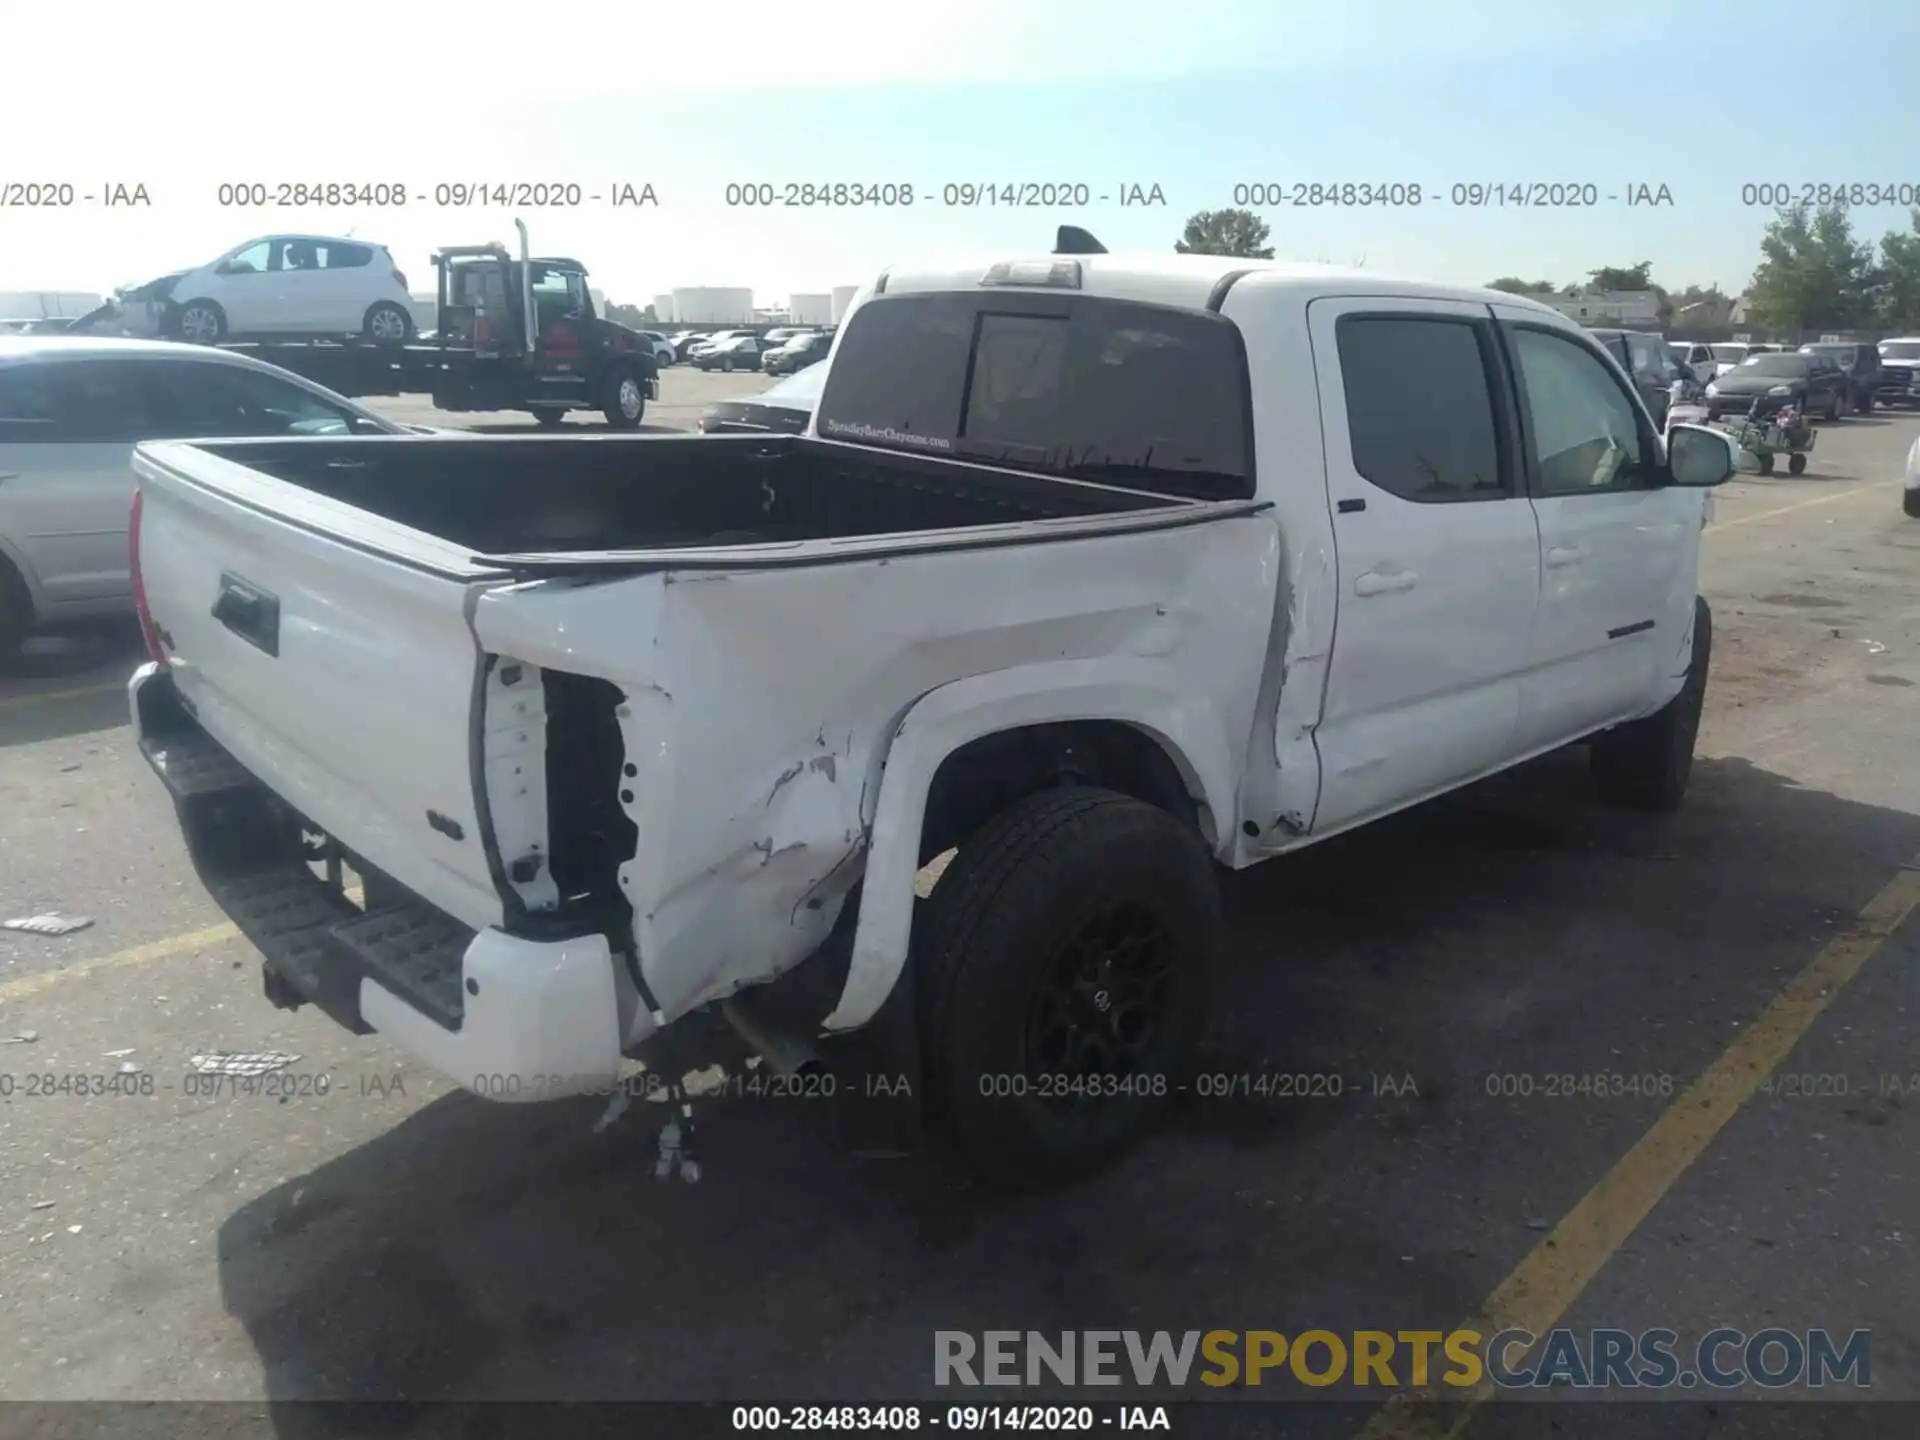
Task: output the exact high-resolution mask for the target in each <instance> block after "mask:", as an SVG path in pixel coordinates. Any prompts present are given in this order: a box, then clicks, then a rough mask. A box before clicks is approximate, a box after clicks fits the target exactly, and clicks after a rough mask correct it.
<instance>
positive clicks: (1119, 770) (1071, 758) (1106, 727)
mask: <svg viewBox="0 0 1920 1440" xmlns="http://www.w3.org/2000/svg"><path fill="white" fill-rule="evenodd" d="M1068 785H1093V786H1099V787H1101V788H1104V789H1108V790H1117V791H1118V792H1120V793H1121V794H1122V795H1130V796H1132V797H1133V798H1134V799H1136V800H1142V801H1145V802H1146V803H1147V804H1149V805H1153V806H1156V807H1158V808H1159V809H1161V810H1165V811H1166V812H1167V813H1169V814H1170V815H1172V816H1173V817H1174V818H1175V819H1177V820H1179V821H1180V822H1181V823H1182V824H1183V825H1189V826H1192V827H1193V828H1194V829H1195V830H1196V831H1200V832H1202V834H1203V836H1204V829H1203V826H1202V813H1203V806H1202V804H1201V802H1200V801H1198V800H1196V799H1195V798H1194V795H1193V793H1192V791H1191V790H1190V789H1189V788H1188V785H1187V781H1186V779H1185V778H1184V777H1183V776H1182V774H1181V772H1180V767H1179V766H1178V765H1176V764H1175V763H1174V760H1173V757H1172V756H1171V755H1169V754H1168V753H1167V751H1166V749H1165V748H1164V747H1163V746H1162V745H1161V743H1160V742H1159V741H1158V740H1156V739H1155V738H1154V737H1153V736H1151V735H1149V734H1148V733H1147V732H1146V731H1144V730H1141V729H1139V728H1138V727H1136V726H1133V725H1129V724H1127V723H1126V722H1125V721H1121V720H1067V721H1060V722H1057V723H1054V724H1048V725H1029V726H1023V727H1021V728H1019V729H1014V730H998V731H995V732H994V733H993V734H991V735H983V736H981V737H980V738H979V739H977V740H971V741H969V742H967V743H966V744H965V745H962V746H961V747H960V748H959V749H957V750H955V751H954V752H953V753H952V754H950V755H948V756H947V758H946V759H945V760H943V761H941V762H940V768H939V769H938V770H937V771H935V772H934V776H933V781H932V784H931V785H930V786H929V787H928V791H927V809H926V818H925V820H924V822H923V823H922V825H921V828H920V863H921V864H922V865H925V864H926V863H927V862H928V861H929V860H932V859H933V858H934V857H935V856H938V855H943V854H945V853H946V852H947V851H949V850H952V849H955V848H957V847H959V846H960V845H962V844H963V843H965V841H966V839H967V837H968V836H969V835H971V834H973V833H974V832H975V831H976V830H978V829H979V828H980V827H981V826H982V825H984V824H986V823H987V821H989V820H990V819H992V818H993V817H994V816H995V815H998V814H1000V813H1001V812H1002V811H1004V810H1005V809H1007V808H1008V807H1009V806H1011V805H1013V804H1015V803H1016V802H1018V801H1020V800H1023V799H1025V798H1026V797H1027V796H1029V795H1032V794H1035V793H1037V792H1039V791H1042V790H1050V789H1055V788H1058V787H1062V786H1068Z"/></svg>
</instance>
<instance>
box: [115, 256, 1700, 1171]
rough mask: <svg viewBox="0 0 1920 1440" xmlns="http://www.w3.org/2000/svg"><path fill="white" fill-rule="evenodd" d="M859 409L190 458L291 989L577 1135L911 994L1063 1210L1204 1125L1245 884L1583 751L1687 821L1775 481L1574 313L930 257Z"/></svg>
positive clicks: (155, 575) (832, 361) (1630, 795)
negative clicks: (791, 992) (1123, 1163)
mask: <svg viewBox="0 0 1920 1440" xmlns="http://www.w3.org/2000/svg"><path fill="white" fill-rule="evenodd" d="M1063 243H1064V242H1063ZM828 365H829V368H828V371H827V378H826V381H825V387H824V391H823V393H822V395H821V399H820V402H819V405H818V408H817V410H816V411H815V413H814V417H813V421H812V424H811V426H810V428H809V430H808V432H807V433H806V434H805V435H801V436H789V437H773V438H768V437H755V436H741V437H729V436H687V437H677V436H674V437H651V436H649V437H621V436H606V437H601V436H553V437H527V438H511V437H500V438H486V439H481V440H471V439H470V440H460V441H456V440H450V439H442V438H434V437H426V436H368V437H350V438H337V439H334V438H319V439H308V438H296V439H286V440H279V439H275V440H266V441H259V440H255V441H212V442H203V443H198V444H184V443H150V444H146V445H142V446H141V447H140V448H139V450H138V452H137V454H136V458H135V461H134V467H135V469H136V471H137V473H138V476H139V479H140V494H139V498H138V499H137V500H136V502H135V519H134V526H133V532H134V548H135V557H134V558H135V564H134V577H135V589H136V594H137V597H138V605H139V608H140V611H141V615H142V623H143V625H144V628H145V631H146V634H147V639H148V645H149V649H150V652H151V654H152V661H151V663H149V664H146V665H144V666H143V667H142V668H141V669H140V671H139V672H138V673H137V674H136V676H135V677H134V679H133V680H132V682H131V692H132V707H133V714H134V719H135V723H136V725H137V727H138V731H139V737H140V744H141V747H142V749H143V751H144V753H145V754H146V756H147V758H148V759H149V761H150V762H151V764H152V766H153V768H154V769H155V770H156V771H157V772H158V774H159V775H160V777H161V778H162V780H163V781H164V782H165V783H166V785H167V787H168V788H169V790H170V791H171V792H172V794H173V796H174V798H175V800H176V802H177V806H178V810H179V815H180V820H181V824H182V827H183V829H184V830H185V832H186V837H187V841H188V844H189V846H190V848H191V851H192V854H193V857H194V859H195V862H196V864H197V866H198V868H199V871H200V873H201V875H202V876H203V878H204V880H205V883H206V884H207V886H208V888H209V889H210V890H211V892H212V893H213V895H214V896H215V897H216V899H217V900H218V901H219V903H220V904H221V905H222V906H223V907H224V908H225V909H226V910H227V912H228V913H229V914H230V915H231V916H232V917H233V918H234V920H235V921H236V922H237V924H238V925H239V927H240V928H241V930H242V931H243V932H244V933H245V934H246V935H247V936H248V937H249V938H250V939H251V940H252V941H253V942H254V943H255V944H256V945H257V946H258V947H259V949H260V950H261V951H262V952H263V954H264V956H265V964H266V979H267V989H268V993H269V996H270V998H272V999H274V1000H275V1001H276V1003H279V1004H282V1005H295V1004H299V1003H303V1002H312V1003H316V1004H318V1005H320V1006H322V1008H323V1009H325V1010H326V1011H327V1013H329V1014H332V1015H334V1016H335V1017H336V1018H338V1019H340V1020H342V1021H343V1022H344V1023H346V1024H348V1025H350V1026H352V1027H354V1028H355V1029H357V1030H360V1031H362V1032H364V1031H366V1030H369V1029H371V1030H375V1031H378V1032H380V1033H381V1034H383V1035H385V1036H386V1037H388V1038H389V1039H390V1040H392V1041H394V1042H397V1043H398V1044H399V1045H401V1046H402V1047H404V1048H406V1049H407V1050H409V1051H411V1052H412V1053H413V1054H414V1055H416V1056H418V1057H420V1058H422V1059H423V1060H425V1061H426V1062H428V1063H430V1064H431V1065H433V1066H435V1067H437V1068H438V1069H439V1070H441V1071H443V1072H444V1073H445V1074H447V1075H449V1076H451V1077H453V1078H454V1079H455V1080H458V1081H460V1082H461V1083H462V1084H465V1085H467V1086H469V1087H471V1088H473V1089H474V1090H476V1091H478V1092H479V1093H481V1094H485V1095H489V1096H494V1097H496V1098H504V1099H536V1098H549V1097H554V1096H558V1095H561V1094H573V1093H587V1092H593V1091H596V1090H600V1091H604V1090H605V1089H606V1087H608V1086H609V1084H610V1083H612V1081H613V1078H614V1077H615V1076H616V1075H617V1074H620V1073H621V1072H622V1064H623V1057H624V1056H632V1055H633V1054H634V1053H635V1052H636V1051H638V1050H640V1047H642V1046H643V1045H646V1044H650V1043H651V1041H652V1040H653V1039H654V1038H655V1037H657V1036H658V1035H660V1034H661V1033H662V1032H665V1033H667V1034H671V1033H673V1031H675V1030H676V1029H679V1028H680V1022H682V1021H683V1019H684V1018H685V1017H689V1016H691V1015H693V1014H695V1013H696V1012H700V1013H702V1014H705V1015H708V1016H711V1015H712V1014H714V1013H715V1012H717V1011H721V1010H725V1009H726V1008H727V1006H729V1005H733V1004H737V1003H739V1001H740V1000H741V999H743V998H744V999H745V1000H746V1001H747V1002H748V1003H752V996H751V995H747V996H744V997H743V996H741V995H740V994H739V993H738V992H746V991H749V990H752V989H753V987H761V986H764V985H766V984H767V982H770V981H773V980H774V979H775V977H786V976H787V972H790V971H791V972H795V973H796V974H811V975H813V976H814V978H815V981H816V982H818V981H819V979H820V978H821V977H822V976H824V977H825V979H826V981H827V984H826V987H825V991H824V993H825V995H826V1000H825V1002H824V1003H823V1004H822V1005H821V1007H820V1009H819V1010H816V1011H815V1012H814V1013H813V1014H812V1015H811V1016H810V1017H807V1018H805V1020H804V1022H803V1023H802V1024H800V1025H796V1026H792V1027H789V1028H788V1029H787V1030H786V1031H785V1032H783V1033H784V1034H786V1035H787V1036H788V1037H790V1038H791V1037H794V1036H796V1035H797V1036H799V1038H805V1033H804V1032H806V1031H810V1032H811V1034H812V1036H813V1037H814V1038H815V1039H821V1038H822V1037H825V1036H831V1035H835V1034H839V1033H842V1032H848V1031H853V1030H857V1029H859V1028H861V1027H863V1026H869V1024H870V1022H873V1021H874V1019H875V1017H876V1015H877V1014H879V1012H881V1010H882V1007H883V1004H885V1003H886V1002H888V1000H889V997H897V996H901V995H906V996H911V997H912V998H911V1000H910V1001H902V1002H901V1003H902V1004H905V1005H907V1007H908V1008H907V1010H906V1013H907V1015H908V1016H909V1017H910V1019H909V1022H908V1023H909V1027H910V1028H911V1030H912V1032H913V1034H914V1036H915V1037H916V1044H917V1046H918V1047H919V1048H918V1056H917V1059H918V1060H919V1061H920V1063H921V1065H922V1069H921V1071H920V1073H921V1074H922V1075H923V1077H924V1082H925V1083H924V1087H923V1095H924V1099H925V1101H926V1105H927V1110H928V1112H929V1114H930V1116H932V1117H934V1118H935V1119H936V1120H937V1127H936V1133H941V1134H944V1135H946V1136H947V1137H949V1138H950V1139H952V1140H955V1141H957V1148H958V1150H959V1152H960V1153H961V1154H962V1155H963V1156H964V1157H966V1158H967V1159H968V1160H970V1161H971V1163H973V1164H974V1165H975V1166H976V1167H977V1168H978V1169H979V1170H980V1171H982V1172H983V1173H984V1174H986V1175H987V1176H988V1177H989V1178H991V1179H995V1180H1001V1181H1012V1182H1014V1183H1025V1182H1031V1181H1033V1180H1035V1179H1040V1178H1054V1177H1061V1176H1065V1175H1070V1174H1073V1173H1075V1172H1078V1171H1081V1170H1084V1169H1086V1168H1088V1167H1091V1166H1093V1165H1095V1164H1097V1163H1099V1162H1101V1161H1102V1160H1104V1159H1106V1158H1107V1157H1108V1156H1110V1155H1112V1154H1113V1153H1115V1152H1116V1151H1117V1150H1119V1149H1120V1148H1121V1147H1123V1146H1124V1145H1126V1144H1128V1143H1129V1142H1130V1141H1132V1140H1133V1139H1134V1138H1135V1137H1136V1136H1137V1135H1139V1134H1140V1133H1141V1131H1142V1130H1143V1129H1144V1128H1145V1127H1146V1126H1147V1125H1148V1124H1149V1123H1150V1122H1151V1121H1152V1120H1153V1119H1154V1117H1155V1116H1156V1114H1157V1112H1158V1111H1159V1110H1160V1108H1161V1107H1162V1106H1163V1105H1164V1104H1165V1103H1166V1102H1167V1100H1168V1097H1169V1095H1170V1094H1171V1093H1172V1092H1173V1091H1174V1090H1175V1089H1177V1087H1178V1085H1179V1083H1180V1081H1179V1076H1180V1074H1181V1072H1182V1066H1183V1065H1184V1064H1185V1063H1186V1062H1187V1060H1188V1059H1189V1057H1190V1055H1191V1053H1192V1050H1193V1047H1194V1045H1195V1043H1196V1037H1197V1032H1198V1030H1199V1027H1200V1025H1201V1022H1202V1020H1203V1018H1204V1016H1205V1012H1206V1006H1207V1003H1208V1002H1207V996H1208V985H1207V978H1208V972H1209V969H1210V967H1211V965H1212V963H1213V961H1214V958H1215V955H1216V952H1217V951H1218V949H1219V947H1220V945H1221V930H1222V922H1221V914H1220V906H1219V899H1218V895H1217V888H1216V877H1215V867H1216V866H1226V867H1232V868H1241V867H1245V866H1249V865H1252V864H1254V863H1256V862H1259V861H1262V860H1268V859H1272V858H1274V857H1275V856H1279V855H1284V854H1287V853H1289V852H1291V851H1294V850H1297V849H1299V848H1301V847H1303V846H1306V845H1311V844H1313V843H1315V842H1317V841H1320V840H1322V839H1325V838H1326V837H1328V836H1330V835H1335V834H1338V833H1340V832H1341V831H1344V830H1349V829H1352V828H1353V827H1355V826H1358V825H1363V824H1366V823H1368V822H1369V821H1371V820H1374V819H1377V818H1379V817H1381V816H1383V815H1386V814H1389V813H1390V812H1393V811H1396V810H1399V809H1402V808H1403V807H1406V806H1409V805H1413V804H1416V803H1417V802H1419V801H1422V800H1425V799H1427V798H1428V797H1430V796H1435V795H1438V794H1440V793H1442V792H1444V791H1447V790H1450V789H1453V788H1455V787H1457V786H1461V785H1465V784H1467V783H1468V782H1470V781H1473V780H1475V779H1477V778H1479V777H1481V776H1484V775H1488V774H1490V773H1492V772H1494V771H1498V770H1501V769H1503V768H1505V767H1507V766H1511V765H1514V764H1516V763H1518V762H1520V761H1523V760H1525V759H1527V758H1528V757H1529V756H1533V755H1538V754H1540V753H1542V752H1544V751H1547V750H1551V749H1553V748H1555V747H1557V746H1563V745H1567V744H1569V743H1571V742H1580V741H1591V743H1592V752H1593V770H1594V773H1595V776H1596V777H1597V781H1598V784H1599V788H1600V789H1601V790H1602V792H1603V793H1605V794H1606V795H1608V796H1611V797H1613V798H1615V799H1617V800H1619V801H1622V802H1627V803H1632V804H1636V805H1643V806H1648V807H1654V808H1662V807H1670V806H1672V805H1674V804H1676V803H1677V802H1678V801H1679V800H1680V798H1681V795H1682V792H1683V791H1684V789H1685V787H1686V784H1687V779H1688V774H1689V770H1690V766H1691V759H1692V753H1693V745H1694V736H1695V732H1696V729H1697V726H1698V722H1699V716H1700V707H1701V698H1702V693H1703V690H1704V687H1705V682H1706V675H1707V661H1708V650H1709V642H1710V635H1711V630H1710V626H1709V616H1708V612H1707V607H1706V605H1705V604H1704V603H1703V602H1702V601H1701V600H1700V599H1699V598H1698V597H1697V594H1696V591H1697V583H1696V570H1697V564H1698V554H1699V544H1700V532H1701V528H1702V525H1703V523H1704V515H1705V510H1706V506H1705V500H1706V496H1707V493H1708V490H1709V488H1710V487H1712V486H1714V485H1717V484H1719V483H1720V482H1721V481H1722V480H1724V479H1725V478H1726V477H1727V476H1728V474H1729V473H1730V472H1731V470H1732V464H1733V455H1732V452H1731V450H1730V448H1729V447H1728V445H1727V443H1726V442H1725V440H1724V439H1723V437H1721V436H1720V435H1719V434H1718V433H1717V432H1714V431H1712V430H1707V429H1703V428H1700V427H1693V426H1676V427H1674V428H1673V429H1672V431H1671V432H1670V433H1669V434H1668V435H1666V436H1664V437H1663V436H1662V435H1661V433H1660V432H1659V431H1658V430H1656V429H1655V428H1654V426H1653V425H1652V423H1651V422H1650V420H1649V418H1648V415H1647V412H1646V410H1645V409H1644V408H1643V407H1642V405H1641V403H1640V402H1639V401H1638V400H1637V399H1636V398H1635V392H1634V388H1633V385H1632V383H1631V382H1630V380H1629V379H1628V377H1627V376H1626V375H1625V374H1624V373H1622V371H1621V370H1620V369H1619V367H1618V366H1617V365H1616V364H1614V363H1613V362H1612V361H1611V360H1609V359H1608V357H1607V356H1606V354H1605V353H1604V352H1603V351H1602V350H1601V349H1600V348H1599V347H1598V346H1596V345H1595V344H1594V343H1593V342H1592V341H1591V340H1590V339H1589V338H1588V337H1587V336H1586V335H1585V334H1583V332H1582V331H1581V330H1580V329H1579V328H1578V327H1577V326H1576V325H1574V324H1573V323H1572V322H1570V321H1568V320H1566V319H1563V318H1562V317H1561V316H1559V315H1558V314H1556V313H1555V312H1554V311H1552V310H1550V309H1548V308H1547V307H1545V306H1543V305H1539V304H1536V303H1533V302H1530V301H1527V300H1524V299H1518V298H1515V297H1513V296H1510V295H1505V294H1501V293H1499V292H1494V291H1484V290H1470V289H1458V288H1453V287H1449V286H1444V285H1425V284H1415V283H1407V282H1397V281H1390V280H1385V279H1382V278H1380V277H1379V276H1377V275H1373V274H1368V273H1347V272H1342V271H1336V270H1329V269H1326V268H1323V267H1304V266H1293V265H1286V264H1275V263H1267V262H1256V261H1242V260H1232V259H1221V258H1211V257H1201V256H1175V255H1150V256H1132V257H1128V256H1120V255H1109V254H1107V253H1105V252H1104V251H1102V252H1099V253H1077V254H1059V253H1055V254H1050V255H1045V256H1041V257H1039V258H1033V259H1021V260H1009V261H1000V262H997V263H987V264H981V265H975V266H971V267H967V266H958V265H949V266H942V267H927V268H914V267H911V266H904V265H903V266H898V267H895V268H893V269H890V270H888V271H887V272H886V273H884V274H883V275H881V276H880V277H879V278H878V279H877V280H876V281H875V282H874V283H872V284H871V285H869V286H867V287H866V289H865V290H864V292H863V293H862V294H861V295H859V296H858V297H856V303H855V306H854V308H853V309H852V310H851V311H850V313H849V315H848V318H847V320H846V322H845V324H843V326H842V327H841V329H840V333H839V336H838V339H837V341H836V343H835V345H834V348H833V351H832V353H831V356H830V357H829V361H828ZM949 851H952V852H954V853H953V855H952V857H951V860H950V863H949V864H948V865H947V867H946V868H945V869H944V871H943V872H941V873H940V875H939V878H938V882H937V884H936V885H935V886H934V887H933V889H932V891H931V893H930V894H926V895H922V894H919V893H918V892H917V888H916V884H917V882H918V889H919V890H924V889H925V883H926V882H925V878H924V877H923V876H922V873H921V872H922V871H923V869H924V867H926V866H927V865H928V862H929V861H931V860H933V859H935V858H937V857H939V856H942V855H945V854H947V852H949ZM349 872H351V873H352V874H355V875H358V876H360V877H361V878H362V888H361V890H360V891H359V892H358V894H357V903H356V900H355V898H353V897H354V895H355V892H353V890H352V887H351V885H350V884H349V883H347V882H346V881H345V880H344V878H343V877H344V876H345V875H347V874H348V873H349ZM929 873H931V872H929ZM903 976H907V977H910V979H909V981H908V983H905V984H903V983H901V982H902V977H903ZM778 989H779V987H778V986H773V987H770V988H769V990H768V991H767V992H763V993H772V992H774V991H777V990H778ZM816 989H818V985H817V984H816ZM729 997H733V998H732V999H730V998H729ZM898 1010H899V1007H898V1006H895V1007H893V1011H892V1013H895V1014H897V1013H898ZM822 1011H825V1012H828V1013H821V1012H822ZM728 1013H730V1014H743V1013H745V1012H743V1011H729V1012H728ZM764 1013H770V1012H763V1014H764ZM694 1028H699V1027H694ZM736 1028H741V1027H736ZM875 1028H879V1027H875ZM741 1033H743V1034H744V1033H751V1032H749V1031H747V1030H745V1029H744V1028H741ZM762 1049H763V1053H766V1049H767V1047H766V1046H765V1045H763V1046H762ZM642 1053H651V1052H650V1051H647V1052H642Z"/></svg>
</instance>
